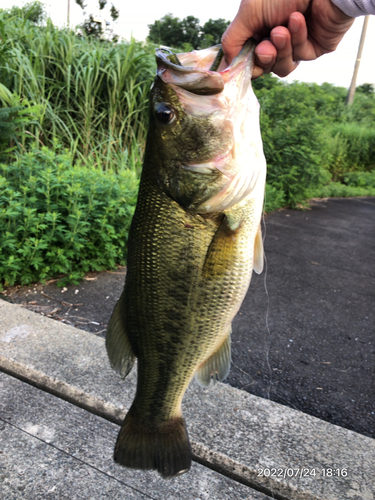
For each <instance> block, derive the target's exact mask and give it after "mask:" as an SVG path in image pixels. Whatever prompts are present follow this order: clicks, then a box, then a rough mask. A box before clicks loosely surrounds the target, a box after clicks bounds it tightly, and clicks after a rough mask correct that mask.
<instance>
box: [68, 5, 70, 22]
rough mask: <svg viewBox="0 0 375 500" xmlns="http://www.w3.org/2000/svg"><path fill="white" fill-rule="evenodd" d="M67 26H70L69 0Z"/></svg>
mask: <svg viewBox="0 0 375 500" xmlns="http://www.w3.org/2000/svg"><path fill="white" fill-rule="evenodd" d="M68 26H70V0H68Z"/></svg>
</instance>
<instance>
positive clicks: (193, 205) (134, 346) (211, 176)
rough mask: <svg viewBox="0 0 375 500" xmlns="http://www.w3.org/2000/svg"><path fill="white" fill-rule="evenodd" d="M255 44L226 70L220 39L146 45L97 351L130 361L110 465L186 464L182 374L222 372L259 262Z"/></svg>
mask: <svg viewBox="0 0 375 500" xmlns="http://www.w3.org/2000/svg"><path fill="white" fill-rule="evenodd" d="M254 49H255V41H254V40H252V39H250V40H248V41H247V42H246V44H245V45H244V47H243V48H242V50H241V52H240V53H239V55H238V56H237V57H236V58H235V59H234V60H233V62H232V63H231V64H230V65H229V66H228V67H226V66H225V60H224V59H223V53H222V49H221V46H220V45H217V46H214V47H210V48H208V49H203V50H196V51H193V52H190V53H183V54H172V53H169V52H168V51H166V50H164V49H159V50H157V51H156V61H157V72H156V77H155V80H154V82H153V84H152V87H151V92H150V112H149V129H148V135H147V139H146V146H145V156H144V163H143V168H142V174H141V180H140V187H139V194H138V200H137V205H136V209H135V212H134V216H133V220H132V223H131V227H130V231H129V238H128V253H127V274H126V279H125V286H124V291H123V293H122V295H121V297H120V299H119V301H118V302H117V304H116V306H115V308H114V311H113V313H112V316H111V319H110V322H109V325H108V330H107V334H106V348H107V353H108V357H109V360H110V364H111V366H112V367H113V368H114V369H115V370H116V371H118V372H119V373H120V375H121V376H122V377H123V378H125V377H126V376H127V375H128V373H129V372H130V370H131V369H132V367H133V365H134V362H135V360H136V359H137V388H136V394H135V397H134V401H133V403H132V405H131V407H130V409H129V411H128V412H127V414H126V417H125V420H124V422H123V424H122V427H121V430H120V432H119V435H118V438H117V442H116V445H115V451H114V460H115V461H116V462H117V463H119V464H121V465H123V466H125V467H129V468H135V469H142V470H151V469H153V470H157V471H158V473H159V474H160V475H161V476H162V477H163V478H165V479H169V478H172V477H175V476H178V475H179V474H182V473H185V472H187V471H188V470H189V469H190V466H191V461H192V451H191V446H190V442H189V436H188V432H187V427H186V422H185V420H184V417H183V414H182V409H181V403H182V399H183V396H184V394H185V391H186V389H187V387H188V385H189V383H190V381H191V380H192V379H193V377H195V379H196V381H197V382H198V383H199V384H200V385H202V386H204V387H207V386H209V385H210V384H214V383H215V382H216V381H222V380H224V379H225V378H226V377H227V375H228V373H229V370H230V364H231V348H230V339H231V329H232V327H231V324H232V320H233V318H234V316H235V315H236V314H237V312H238V310H239V308H240V306H241V303H242V301H243V299H244V297H245V294H246V292H247V289H248V287H249V284H250V279H251V275H252V271H253V270H255V271H256V272H257V273H260V272H262V269H263V260H264V256H263V241H262V234H261V226H260V223H261V216H262V208H263V196H264V189H265V177H266V162H265V158H264V154H263V146H262V139H261V133H260V126H259V104H258V101H257V99H256V97H255V95H254V92H253V90H252V87H251V75H252V70H253V66H254Z"/></svg>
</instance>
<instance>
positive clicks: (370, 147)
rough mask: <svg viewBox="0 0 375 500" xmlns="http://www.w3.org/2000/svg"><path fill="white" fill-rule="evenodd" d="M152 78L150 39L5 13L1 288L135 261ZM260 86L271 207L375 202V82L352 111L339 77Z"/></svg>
mask: <svg viewBox="0 0 375 500" xmlns="http://www.w3.org/2000/svg"><path fill="white" fill-rule="evenodd" d="M166 17H167V16H165V18H166ZM171 17H172V18H173V16H171ZM163 19H164V18H163ZM173 19H174V20H173ZM173 19H172V20H171V23H172V24H171V29H170V30H169V28H168V30H167V31H170V32H171V34H173V29H172V28H173V23H175V20H176V18H173ZM186 19H188V18H186ZM186 19H185V21H186ZM172 21H173V22H172ZM177 21H179V20H177ZM219 21H220V23H221V24H220V23H219ZM179 22H180V21H179ZM175 24H176V26H177V28H178V30H177V31H178V32H179V33H180V34H181V25H178V23H175ZM206 25H207V26H206ZM184 26H185V27H184V28H183V29H185V31H186V33H187V34H188V33H190V35H189V36H190V37H191V36H193V33H197V30H199V31H198V35H197V37H198V38H197V40H198V41H197V42H194V43H198V44H199V45H198V46H201V47H203V46H205V44H206V43H207V44H208V45H211V44H212V43H216V42H218V41H219V40H218V39H217V37H219V36H220V33H222V32H223V31H224V29H225V27H226V22H225V21H223V20H216V21H212V20H210V21H208V23H206V24H205V25H204V27H203V28H202V27H200V26H199V21H198V20H197V19H196V18H193V17H192V16H190V17H189V19H188V21H186V22H185V25H184ZM205 27H206V28H205ZM177 28H176V29H177ZM189 30H190V31H189ZM194 30H195V31H194ZM215 30H216V31H215ZM176 36H177V35H176ZM194 36H195V35H194ZM210 37H212V38H210ZM214 37H216V38H214ZM191 40H193V38H189V40H188V39H185V41H181V39H180V41H179V42H176V44H177V43H182V44H185V46H186V47H187V46H188V45H189V44H190V43H191ZM157 43H160V42H157ZM163 43H165V44H167V45H169V43H167V42H165V41H164V42H163ZM170 45H175V44H174V43H173V44H172V43H170ZM154 73H155V63H154V46H152V45H150V44H148V45H147V44H141V43H139V42H136V41H134V40H132V41H131V42H129V43H126V42H121V43H113V42H109V41H108V40H104V39H103V38H102V37H100V36H99V37H95V36H86V35H80V34H77V33H75V32H74V31H72V30H68V29H57V28H56V27H54V26H53V25H52V24H51V22H50V21H49V20H48V19H46V16H45V14H44V11H43V8H40V4H38V2H34V3H30V4H27V5H26V6H25V7H23V8H22V9H19V8H15V7H14V8H12V9H10V10H7V11H4V10H0V82H1V83H0V286H1V284H13V283H22V284H27V283H30V282H32V281H40V280H44V279H48V278H50V277H52V276H62V281H61V284H63V283H65V282H67V281H70V282H72V281H73V282H74V281H77V280H78V279H80V277H82V275H83V273H85V272H86V271H88V270H100V269H105V268H110V267H114V266H115V264H119V263H120V264H123V263H124V262H125V259H126V255H125V248H126V240H127V234H128V228H129V225H130V220H131V216H132V213H133V210H134V205H135V200H136V193H137V188H138V178H139V172H140V167H141V162H142V156H143V148H144V144H145V137H146V130H147V108H148V92H149V88H150V85H151V82H152V79H153V75H154ZM253 87H254V90H255V93H256V94H257V97H258V99H259V101H260V105H261V130H262V135H263V141H264V151H265V155H266V158H267V163H268V178H267V186H266V197H265V210H266V211H267V212H270V211H272V210H274V209H276V208H278V207H281V206H286V205H289V206H292V207H296V206H300V205H301V204H303V203H304V202H305V200H306V199H308V198H311V197H327V196H366V195H367V196H368V195H372V196H375V92H374V87H373V86H372V85H369V84H365V85H362V86H360V87H358V89H357V93H356V96H355V100H354V104H353V105H352V106H351V107H349V108H348V107H346V106H345V99H346V93H347V91H346V89H343V88H340V87H335V86H333V85H330V84H323V85H316V84H306V83H298V82H297V83H293V84H286V83H284V82H282V81H281V80H279V79H277V78H275V77H272V76H270V75H267V76H265V77H264V78H259V79H257V80H255V81H254V82H253Z"/></svg>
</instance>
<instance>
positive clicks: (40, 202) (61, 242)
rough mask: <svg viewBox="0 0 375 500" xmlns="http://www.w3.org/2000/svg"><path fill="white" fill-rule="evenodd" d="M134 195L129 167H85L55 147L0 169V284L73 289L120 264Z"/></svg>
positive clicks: (133, 175) (134, 184) (35, 151)
mask: <svg viewBox="0 0 375 500" xmlns="http://www.w3.org/2000/svg"><path fill="white" fill-rule="evenodd" d="M137 190H138V177H137V173H136V172H135V170H134V169H130V168H128V169H127V168H122V169H121V170H120V172H114V171H113V170H109V171H106V172H104V171H103V170H101V169H100V168H98V167H93V166H92V167H91V168H87V167H86V166H83V165H82V164H81V163H80V162H77V163H76V164H73V161H72V155H71V153H70V152H68V151H62V150H61V149H59V148H57V149H56V151H54V150H51V149H48V148H46V147H43V148H41V149H33V150H32V151H31V152H30V153H26V154H24V155H22V156H21V157H20V159H19V160H18V161H17V162H14V163H11V164H9V165H5V164H3V165H0V240H1V245H0V276H1V281H0V284H1V283H2V284H5V285H13V284H14V283H15V282H18V283H21V284H23V285H25V284H29V283H31V282H34V281H43V280H46V279H48V278H50V277H52V276H57V275H60V274H64V275H65V276H64V278H63V280H62V281H61V284H64V283H65V282H73V283H74V282H77V281H78V280H79V279H81V278H82V277H83V275H84V273H86V272H88V271H90V270H95V271H100V270H103V269H109V268H114V267H115V265H116V264H124V263H125V257H126V255H125V249H126V242H127V236H128V230H129V226H130V221H131V218H132V215H133V211H134V206H135V202H136V196H137Z"/></svg>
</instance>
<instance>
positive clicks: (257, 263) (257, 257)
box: [253, 224, 264, 274]
mask: <svg viewBox="0 0 375 500" xmlns="http://www.w3.org/2000/svg"><path fill="white" fill-rule="evenodd" d="M263 265H264V250H263V239H262V229H261V227H260V224H259V229H258V232H257V235H256V236H255V241H254V258H253V269H254V271H255V272H256V273H257V274H260V273H261V272H262V271H263Z"/></svg>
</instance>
